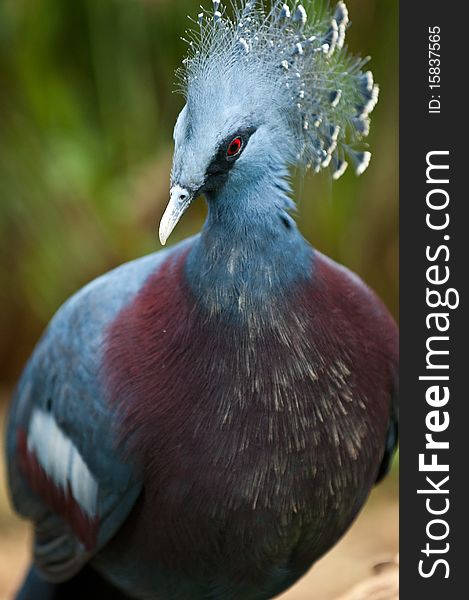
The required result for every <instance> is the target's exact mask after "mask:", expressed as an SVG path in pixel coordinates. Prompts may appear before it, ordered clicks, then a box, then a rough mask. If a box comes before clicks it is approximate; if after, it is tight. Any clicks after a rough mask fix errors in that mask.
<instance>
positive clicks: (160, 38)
mask: <svg viewBox="0 0 469 600" xmlns="http://www.w3.org/2000/svg"><path fill="white" fill-rule="evenodd" d="M198 4H199V3H198V2H197V1H195V0H178V1H177V2H174V1H172V0H1V2H0V253H1V261H0V302H1V305H0V380H1V381H3V382H6V383H11V382H12V381H13V380H14V378H15V377H16V376H17V375H18V372H19V370H20V367H21V365H22V363H23V361H24V360H25V359H26V357H27V355H28V354H29V353H30V351H31V348H32V345H33V344H34V342H35V341H36V339H37V337H38V336H39V334H40V332H41V330H42V329H43V328H44V326H45V325H46V323H47V321H48V320H49V319H50V317H51V315H52V314H53V313H54V311H55V310H56V309H57V308H58V306H59V305H60V304H61V303H62V302H63V301H64V300H65V299H66V297H67V296H69V295H70V294H71V293H73V292H74V291H75V290H76V289H77V288H79V287H80V286H81V285H83V284H84V283H86V282H87V281H89V280H90V279H91V278H93V277H95V276H96V275H98V274H100V273H102V272H104V271H106V270H108V269H109V268H112V267H113V266H115V265H117V264H119V263H121V262H123V261H125V260H129V259H132V258H134V257H137V256H140V255H142V254H144V253H147V252H151V251H154V250H156V249H158V247H159V246H158V241H157V225H158V219H159V217H160V215H161V213H162V211H163V208H164V204H165V202H166V200H167V197H168V181H169V169H170V161H171V151H172V139H171V132H172V127H173V124H174V121H175V118H176V116H177V114H178V112H179V110H180V109H181V107H182V105H183V100H182V98H181V97H180V96H178V95H174V94H173V89H174V77H173V72H174V69H175V68H176V67H177V66H178V65H179V64H180V61H181V59H182V56H183V53H184V51H185V44H184V42H182V41H181V40H180V36H181V35H182V34H183V31H184V29H185V28H186V27H187V25H188V21H187V18H186V15H187V14H191V15H195V14H196V13H197V11H198ZM348 5H349V11H350V14H351V17H352V19H353V27H352V28H351V29H350V31H349V34H348V43H349V46H350V48H351V49H352V51H354V52H355V53H357V54H361V55H368V54H370V55H372V56H373V61H372V63H371V68H372V69H373V71H374V73H375V79H376V80H377V81H378V82H379V83H380V84H381V100H380V103H379V104H378V107H377V109H376V111H375V113H374V119H373V127H372V134H371V136H370V145H371V148H372V150H373V154H374V158H373V161H372V164H371V167H370V169H369V170H368V172H367V173H366V174H365V175H364V176H363V177H361V178H359V179H357V178H356V177H355V176H354V175H353V173H347V174H346V175H345V176H344V177H343V179H342V180H341V181H339V182H338V183H334V184H332V183H331V181H330V177H328V176H317V177H314V178H313V177H311V176H307V177H306V178H303V177H302V176H301V175H297V176H296V177H295V183H296V185H295V195H296V199H297V200H298V207H299V216H298V219H299V224H300V227H301V229H302V231H303V232H304V234H305V236H306V237H307V238H308V239H309V240H310V241H311V242H312V243H314V245H315V246H316V247H317V248H319V249H320V250H321V251H323V252H325V253H327V254H329V255H330V256H332V257H333V258H335V259H336V260H338V261H340V262H342V263H344V264H346V265H347V266H349V267H351V268H352V269H353V270H355V271H357V272H358V273H359V274H360V275H361V276H362V277H363V278H364V279H365V280H366V281H367V282H368V283H369V284H370V285H371V286H372V287H374V288H375V289H376V290H377V292H378V293H379V294H380V295H381V296H382V297H383V299H384V300H385V302H386V303H387V305H388V306H389V307H390V309H391V310H392V311H393V312H394V314H397V283H398V278H397V253H398V239H397V238H398V204H397V179H398V173H397V170H398V165H397V142H398V122H397V118H398V104H397V101H398V91H397V70H398V64H397V43H398V39H397V22H398V5H397V2H393V1H392V0H349V2H348ZM204 211H205V207H204V205H203V202H198V203H196V204H195V205H194V206H193V207H192V208H191V209H190V210H189V212H188V215H187V216H186V217H185V218H184V219H183V221H182V222H181V224H180V225H179V226H178V228H177V230H176V232H175V236H174V241H176V240H177V239H180V238H182V237H185V236H187V235H189V234H190V233H193V232H194V231H196V230H197V229H199V228H200V226H201V224H202V222H203V219H204Z"/></svg>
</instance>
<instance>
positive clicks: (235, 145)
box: [226, 137, 243, 156]
mask: <svg viewBox="0 0 469 600" xmlns="http://www.w3.org/2000/svg"><path fill="white" fill-rule="evenodd" d="M242 145H243V140H242V139H241V138H240V137H237V138H235V139H234V140H233V141H232V142H231V143H230V145H229V146H228V150H227V151H226V154H227V155H228V156H236V155H237V154H239V152H240V150H241V147H242Z"/></svg>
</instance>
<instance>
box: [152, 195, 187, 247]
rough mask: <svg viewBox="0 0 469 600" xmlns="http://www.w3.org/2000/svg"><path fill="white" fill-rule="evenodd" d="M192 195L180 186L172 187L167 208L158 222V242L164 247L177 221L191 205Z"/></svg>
mask: <svg viewBox="0 0 469 600" xmlns="http://www.w3.org/2000/svg"><path fill="white" fill-rule="evenodd" d="M192 198H193V194H191V193H190V192H189V191H188V190H186V189H185V188H182V187H181V186H180V185H174V186H173V187H172V188H171V191H170V198H169V202H168V206H167V207H166V210H165V211H164V214H163V216H162V217H161V221H160V232H159V233H160V242H161V244H162V245H163V246H164V245H165V244H166V241H167V240H168V238H169V236H170V235H171V232H172V231H173V229H174V228H175V227H176V225H177V223H178V221H179V219H180V218H181V217H182V215H183V214H184V212H185V211H186V210H187V208H188V206H189V204H190V203H191V201H192Z"/></svg>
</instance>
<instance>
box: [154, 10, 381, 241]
mask: <svg viewBox="0 0 469 600" xmlns="http://www.w3.org/2000/svg"><path fill="white" fill-rule="evenodd" d="M317 4H318V2H314V1H309V2H306V8H305V7H304V6H303V5H302V4H299V3H298V2H297V1H296V0H294V1H293V2H292V3H291V5H290V6H289V5H288V4H285V3H284V2H280V1H279V0H273V1H272V2H271V6H270V9H269V10H267V9H266V8H265V6H264V3H263V2H262V1H257V2H256V1H246V0H241V4H240V5H238V6H235V7H234V15H233V16H231V17H229V16H227V13H226V12H225V10H224V8H223V6H222V5H221V3H220V2H219V1H217V0H215V1H213V11H210V12H202V13H200V14H199V15H198V19H197V24H196V25H195V27H194V29H193V30H191V31H189V32H188V36H189V39H188V44H189V54H188V57H187V58H186V59H185V60H184V66H183V68H182V69H181V71H180V72H179V77H180V82H181V90H182V91H183V93H184V96H185V99H186V104H185V106H184V108H183V109H182V111H181V113H180V115H179V117H178V120H177V122H176V126H175V128H174V143H175V149H174V159H173V168H172V174H171V196H170V201H169V204H168V206H167V209H166V211H165V213H164V215H163V218H162V220H161V224H160V240H161V242H162V243H163V244H164V243H166V240H167V238H168V237H169V235H170V233H171V232H172V230H173V229H174V227H175V225H176V224H177V222H178V220H179V219H180V217H181V216H182V214H183V213H184V211H185V210H186V209H187V207H188V206H189V204H190V203H191V201H192V199H193V198H195V197H196V196H198V195H200V194H204V195H205V196H206V197H207V199H208V200H209V202H217V201H220V200H219V198H221V197H223V194H222V192H223V191H226V189H227V188H229V189H231V190H232V191H233V193H234V194H238V193H239V194H240V195H242V194H243V190H246V189H247V188H248V187H249V188H251V189H252V188H256V187H257V188H262V186H263V185H265V183H266V181H268V180H270V181H272V180H276V179H278V178H279V176H281V177H283V176H285V174H286V169H287V167H288V166H289V165H299V166H302V167H305V168H307V169H308V168H312V169H314V170H315V171H316V172H317V171H319V170H321V169H323V168H327V167H329V166H331V169H332V176H333V178H334V179H337V178H338V177H340V176H341V175H342V174H343V173H344V171H345V169H346V167H347V165H348V161H347V160H346V157H347V158H348V159H349V160H350V159H351V161H352V162H353V164H354V167H355V170H356V172H357V174H361V173H362V172H363V171H364V170H365V169H366V167H367V166H368V163H369V160H370V154H369V152H366V151H364V150H362V149H361V148H360V147H358V146H357V144H359V143H360V142H361V141H362V138H364V137H365V136H366V135H367V134H368V130H369V114H370V113H371V111H372V110H373V108H374V106H375V104H376V101H377V97H378V88H377V86H376V85H375V84H374V83H373V77H372V75H371V73H370V72H366V73H363V72H362V71H361V67H362V66H363V64H364V61H362V60H357V59H351V58H350V57H349V56H348V55H347V53H346V51H345V50H344V49H343V45H344V38H345V31H346V28H347V26H348V12H347V8H346V7H345V4H344V3H343V2H339V3H338V5H337V7H336V9H335V12H334V14H333V15H324V12H323V11H320V10H319V9H318V7H317V6H316V5H317Z"/></svg>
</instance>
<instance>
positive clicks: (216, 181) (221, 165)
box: [203, 127, 256, 192]
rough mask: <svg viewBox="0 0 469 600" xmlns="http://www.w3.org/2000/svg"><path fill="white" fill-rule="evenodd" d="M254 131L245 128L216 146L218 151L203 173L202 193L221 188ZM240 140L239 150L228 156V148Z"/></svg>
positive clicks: (253, 129) (250, 128)
mask: <svg viewBox="0 0 469 600" xmlns="http://www.w3.org/2000/svg"><path fill="white" fill-rule="evenodd" d="M255 131H256V127H246V128H245V129H242V130H241V131H237V132H236V133H235V134H231V135H229V136H228V137H226V138H225V139H224V140H223V141H222V142H221V143H220V145H219V146H218V150H217V152H216V154H215V156H214V157H213V159H212V161H211V162H210V164H209V166H208V168H207V170H206V171H205V185H204V189H203V191H207V192H209V191H211V190H214V189H217V188H219V187H221V186H222V185H223V184H224V182H225V180H226V177H227V175H228V173H229V172H230V169H232V167H233V165H234V164H235V162H236V161H237V160H238V158H239V157H240V156H241V154H242V153H243V152H244V149H245V148H246V146H247V144H248V142H249V138H250V137H251V135H252V134H253V133H254V132H255ZM238 139H239V140H240V142H241V145H240V148H239V150H238V151H237V152H236V153H234V154H230V151H229V150H230V148H231V149H233V144H234V142H235V141H236V140H238Z"/></svg>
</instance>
